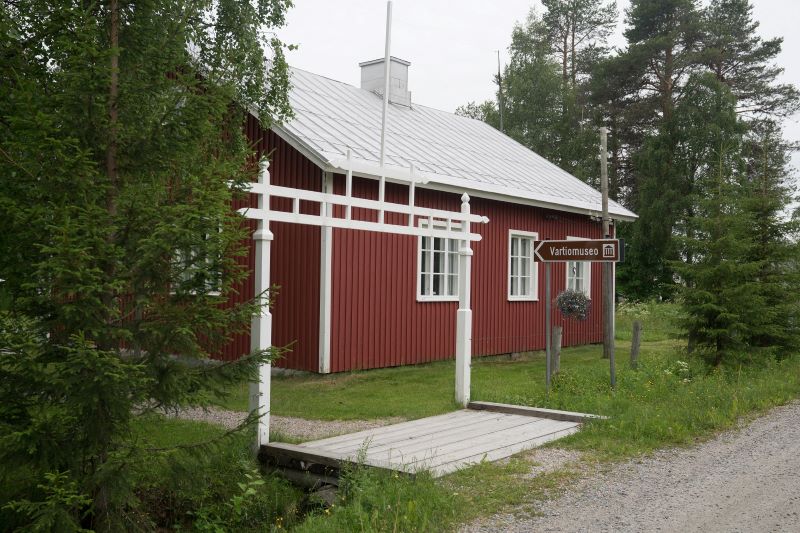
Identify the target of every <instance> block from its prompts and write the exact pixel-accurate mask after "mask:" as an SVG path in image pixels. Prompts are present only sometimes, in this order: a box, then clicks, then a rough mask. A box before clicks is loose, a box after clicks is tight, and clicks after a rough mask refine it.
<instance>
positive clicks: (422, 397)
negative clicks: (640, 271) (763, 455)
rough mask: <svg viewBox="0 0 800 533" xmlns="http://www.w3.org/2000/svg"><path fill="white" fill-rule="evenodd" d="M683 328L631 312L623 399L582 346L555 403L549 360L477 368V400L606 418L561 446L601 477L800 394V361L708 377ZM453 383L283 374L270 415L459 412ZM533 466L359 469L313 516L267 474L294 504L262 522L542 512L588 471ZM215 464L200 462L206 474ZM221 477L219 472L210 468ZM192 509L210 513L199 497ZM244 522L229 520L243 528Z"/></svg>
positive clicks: (435, 367) (198, 433)
mask: <svg viewBox="0 0 800 533" xmlns="http://www.w3.org/2000/svg"><path fill="white" fill-rule="evenodd" d="M637 319H638V320H642V322H643V325H644V342H643V345H642V349H641V355H640V368H639V369H638V370H636V371H634V370H632V369H631V368H630V367H629V365H628V362H627V360H628V351H629V341H628V339H629V338H630V333H629V332H630V328H631V324H632V322H633V320H637ZM679 319H680V313H679V310H678V308H677V307H676V306H673V305H664V304H653V303H650V304H643V305H637V306H628V307H623V308H622V309H620V313H619V315H618V318H617V332H618V333H617V339H618V342H617V387H616V389H615V390H612V389H611V388H610V386H609V368H608V367H609V365H608V361H607V360H603V359H602V358H601V357H600V355H601V351H602V348H601V347H600V346H583V347H578V348H569V349H565V350H564V351H563V354H562V365H561V368H562V370H561V372H560V373H559V374H558V375H557V376H555V377H554V379H553V384H552V390H551V391H550V393H549V394H547V393H546V392H545V390H544V369H545V363H544V358H543V356H542V355H541V354H533V355H532V356H531V357H530V358H527V359H524V360H517V361H512V360H510V359H507V358H503V357H496V358H489V359H477V360H475V362H474V364H473V372H472V396H473V398H474V399H478V400H488V401H496V402H503V403H512V404H518V405H533V406H542V407H550V408H555V409H566V410H573V411H581V412H588V413H597V414H602V415H606V416H609V417H610V418H609V419H608V420H603V421H598V422H594V423H591V424H587V425H586V426H585V427H584V428H583V429H582V430H581V431H580V432H579V433H577V434H575V435H572V436H570V437H567V438H565V439H562V440H559V441H558V442H557V443H554V444H553V445H555V446H559V447H567V448H573V449H577V450H582V451H584V452H585V454H584V462H583V463H581V465H579V466H578V467H577V468H578V469H581V468H592V465H593V464H594V463H595V462H596V461H607V460H620V459H624V458H629V457H633V456H637V455H641V454H647V453H649V452H651V451H653V450H655V449H658V448H661V447H665V446H682V445H688V444H691V443H694V442H697V441H698V440H702V439H706V438H709V437H711V436H713V435H714V434H716V433H717V432H719V431H721V430H724V429H726V428H730V427H732V426H734V425H735V424H736V423H737V421H739V420H740V419H741V418H743V417H744V418H748V417H751V416H754V415H755V414H757V413H760V412H763V411H764V410H766V409H768V408H770V407H772V406H775V405H779V404H783V403H786V402H788V401H790V400H792V399H793V398H796V397H797V396H798V394H800V357H798V356H795V357H791V358H789V359H786V360H783V361H776V360H763V361H761V362H759V363H757V364H752V365H750V366H743V367H722V368H717V369H709V368H708V367H706V366H705V365H704V364H703V363H702V362H701V361H700V360H699V359H692V358H688V357H687V356H686V355H685V353H684V352H683V346H684V343H683V341H681V339H680V338H679V336H678V331H677V329H676V324H677V322H678V321H679ZM453 380H454V364H453V362H451V361H448V362H441V363H432V364H426V365H419V366H413V367H402V368H393V369H381V370H372V371H362V372H352V373H348V374H337V375H331V376H316V375H296V376H282V377H277V378H274V379H273V389H272V400H273V413H275V414H279V415H291V416H299V417H303V418H309V419H322V420H330V419H369V418H384V417H391V416H400V417H406V418H418V417H423V416H430V415H434V414H438V413H443V412H447V411H450V410H453V409H456V408H457V406H456V405H455V404H454V402H453V388H454V386H453ZM246 400H247V391H246V386H241V387H236V388H234V389H233V390H232V391H231V395H230V396H229V397H228V398H227V399H226V400H225V402H224V404H225V405H226V406H227V407H229V408H233V409H240V410H241V409H246ZM156 423H157V424H161V426H160V428H161V429H151V430H149V433H151V434H156V433H159V431H161V432H164V431H169V432H170V433H171V436H170V437H169V439H168V441H169V442H181V441H182V440H183V439H185V440H186V441H189V440H191V439H195V438H200V437H202V438H209V437H213V435H214V434H215V432H216V433H219V432H220V431H221V430H218V429H215V428H209V427H205V425H202V426H203V427H199V426H198V427H194V426H193V424H196V423H191V422H178V421H172V420H170V421H165V420H161V421H157V422H156ZM276 437H278V436H276ZM248 438H249V436H242V437H241V438H239V440H238V441H232V442H233V444H232V446H233V448H229V449H228V451H227V452H226V453H228V454H229V455H228V457H229V461H228V463H229V464H231V463H232V464H235V465H236V464H239V465H242V464H250V465H251V466H252V463H247V462H246V458H247V453H248V452H247V441H248ZM170 439H171V440H170ZM237 443H238V444H237ZM237 449H238V450H239V451H238V452H237V451H236V450H237ZM237 453H239V454H240V455H237ZM230 454H232V455H230ZM231 458H233V459H231ZM531 460H532V459H531V458H530V456H525V455H521V456H517V457H514V458H512V459H511V460H510V461H508V462H506V463H492V464H481V465H478V466H476V467H473V468H470V469H467V470H463V471H460V472H457V473H455V474H451V475H449V476H447V477H445V478H443V479H439V480H433V479H431V478H429V477H427V476H424V475H423V476H419V477H418V478H416V479H409V478H406V477H403V476H393V475H392V474H388V473H385V472H376V471H371V470H359V469H355V470H354V471H353V472H352V473H351V474H350V475H349V477H348V480H347V484H346V487H345V489H344V490H343V491H342V492H341V499H340V500H339V501H338V502H337V503H336V504H335V505H334V507H332V508H329V509H327V510H326V509H325V508H323V507H313V506H312V507H311V508H306V509H305V510H304V511H302V512H301V511H299V510H298V509H299V507H301V506H300V504H299V503H298V502H297V501H295V502H294V503H292V501H291V496H290V494H291V493H290V492H289V489H288V488H287V487H286V486H285V485H280V482H279V481H278V480H276V479H274V478H270V477H267V478H265V479H266V480H267V485H268V486H269V487H271V488H270V489H269V490H271V491H273V492H274V494H276V495H283V496H275V498H274V504H271V505H269V506H267V505H266V504H265V503H263V502H264V501H266V500H263V501H262V504H263V506H264V509H262V511H261V512H260V513H256V515H254V516H257V517H259V520H262V521H260V522H259V523H260V524H261V525H262V526H268V525H269V524H272V525H275V524H280V525H281V526H282V527H290V528H295V529H297V530H299V531H315V532H317V531H342V530H356V531H388V530H392V531H426V530H446V529H450V528H454V527H456V526H457V524H459V523H461V522H464V521H468V520H471V519H473V518H476V517H478V516H486V515H489V514H492V513H494V512H497V511H500V510H503V509H506V508H508V507H509V506H513V507H514V509H515V510H517V511H519V510H523V511H525V512H528V511H535V502H536V500H537V499H540V498H542V497H544V496H545V495H547V494H551V493H554V492H558V491H560V490H562V489H563V488H564V487H565V486H566V485H568V484H569V483H570V482H571V480H572V479H573V478H575V477H576V476H578V475H579V472H578V470H576V469H575V468H573V469H562V470H560V471H557V472H553V473H549V474H546V475H541V476H536V477H529V476H526V475H525V473H527V472H528V471H529V470H530V467H531ZM242 461H245V462H244V463H242ZM205 468H206V466H201V468H200V470H203V469H205ZM209 468H211V467H209ZM214 468H220V467H219V466H215V467H213V468H211V470H213V469H214ZM228 468H229V470H232V472H226V476H227V477H226V479H228V482H227V485H225V486H228V487H230V486H231V485H234V486H235V483H233V480H234V479H235V478H236V476H239V479H241V477H242V476H243V475H244V473H246V472H247V471H248V470H247V468H245V467H242V466H238V467H235V468H233V469H230V467H228ZM199 475H205V474H199ZM223 477H225V476H223ZM161 483H162V484H163V483H164V481H163V479H162V481H161ZM276 487H277V488H276ZM178 493H180V491H178ZM235 493H236V491H235V490H230V489H226V490H222V489H218V490H217V491H216V493H215V494H218V495H217V496H216V499H217V503H216V505H217V507H216V508H217V509H222V510H224V508H223V507H220V506H224V502H226V501H230V498H232V497H235ZM223 494H224V495H223ZM259 494H261V493H259ZM281 498H282V499H281ZM186 501H189V502H201V503H202V504H203V505H205V506H206V507H208V506H209V505H211V504H210V503H208V500H207V499H203V498H201V497H199V496H197V495H194V496H193V497H192V498H188V499H186ZM220 502H223V503H220ZM267 507H268V510H266V509H267ZM212 508H213V505H212ZM219 512H222V511H219ZM301 515H304V516H303V518H302V519H301ZM240 519H241V517H239V518H236V520H239V522H236V521H235V520H234V521H233V522H231V523H240V522H241V520H240Z"/></svg>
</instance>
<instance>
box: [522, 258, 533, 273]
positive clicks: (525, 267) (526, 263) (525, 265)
mask: <svg viewBox="0 0 800 533" xmlns="http://www.w3.org/2000/svg"><path fill="white" fill-rule="evenodd" d="M520 261H522V265H521V266H520V269H519V273H520V274H521V275H523V276H530V275H531V260H530V259H528V258H527V257H523V258H522V259H520Z"/></svg>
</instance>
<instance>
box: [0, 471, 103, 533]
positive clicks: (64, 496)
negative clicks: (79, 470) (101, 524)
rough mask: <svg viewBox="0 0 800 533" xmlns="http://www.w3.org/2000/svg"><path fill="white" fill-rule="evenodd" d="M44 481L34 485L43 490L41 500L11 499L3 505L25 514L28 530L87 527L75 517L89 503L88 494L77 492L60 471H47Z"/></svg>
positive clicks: (78, 515)
mask: <svg viewBox="0 0 800 533" xmlns="http://www.w3.org/2000/svg"><path fill="white" fill-rule="evenodd" d="M44 481H45V482H44V483H43V484H40V485H37V487H36V488H37V489H39V490H40V491H42V492H43V493H44V497H43V498H42V500H41V501H35V502H32V501H30V500H21V501H14V502H10V503H8V504H6V506H5V508H6V509H7V510H9V511H12V512H14V513H17V514H18V515H22V516H24V517H26V518H27V519H28V520H29V523H28V528H29V529H28V530H29V531H34V532H43V533H44V532H49V531H64V532H70V533H71V532H83V531H88V530H86V529H83V528H81V527H80V525H79V523H80V520H79V519H80V518H82V516H81V511H82V510H83V509H86V508H87V506H88V505H89V504H91V503H92V500H91V498H89V497H88V496H86V495H84V494H79V493H78V488H77V483H75V481H73V480H71V479H70V478H69V476H67V475H65V474H63V473H59V472H48V473H46V474H45V475H44ZM76 518H78V519H76Z"/></svg>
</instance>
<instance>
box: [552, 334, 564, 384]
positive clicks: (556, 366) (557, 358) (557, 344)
mask: <svg viewBox="0 0 800 533" xmlns="http://www.w3.org/2000/svg"><path fill="white" fill-rule="evenodd" d="M563 331H564V327H563V326H553V347H552V349H551V350H550V353H551V354H552V357H553V374H558V372H559V370H561V333H562V332H563Z"/></svg>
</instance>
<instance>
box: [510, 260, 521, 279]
mask: <svg viewBox="0 0 800 533" xmlns="http://www.w3.org/2000/svg"><path fill="white" fill-rule="evenodd" d="M516 276H519V259H518V258H516V257H512V258H511V277H512V278H513V277H516Z"/></svg>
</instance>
